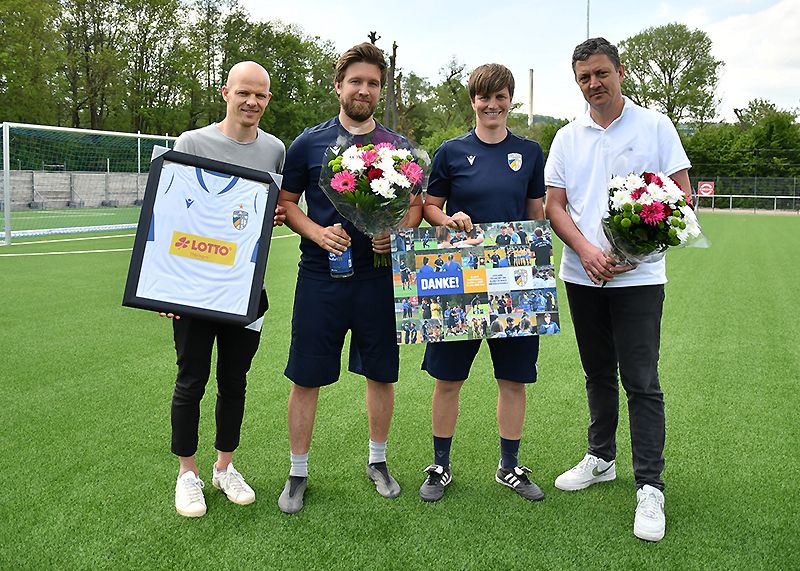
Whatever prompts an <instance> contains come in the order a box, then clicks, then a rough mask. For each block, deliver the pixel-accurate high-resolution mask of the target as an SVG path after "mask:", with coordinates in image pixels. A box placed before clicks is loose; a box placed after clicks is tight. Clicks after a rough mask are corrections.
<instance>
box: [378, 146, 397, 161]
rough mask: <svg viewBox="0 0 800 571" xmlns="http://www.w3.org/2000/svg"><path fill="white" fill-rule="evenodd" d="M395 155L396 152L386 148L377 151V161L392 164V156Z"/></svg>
mask: <svg viewBox="0 0 800 571" xmlns="http://www.w3.org/2000/svg"><path fill="white" fill-rule="evenodd" d="M395 154H397V151H393V150H392V149H387V148H386V147H383V148H380V149H378V157H380V158H379V159H378V160H380V161H392V163H394V159H392V156H393V155H395Z"/></svg>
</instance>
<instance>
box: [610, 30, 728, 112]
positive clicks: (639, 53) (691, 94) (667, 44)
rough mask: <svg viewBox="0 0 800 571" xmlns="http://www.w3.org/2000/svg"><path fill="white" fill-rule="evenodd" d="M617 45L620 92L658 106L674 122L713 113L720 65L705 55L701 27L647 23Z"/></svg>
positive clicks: (708, 43)
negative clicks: (621, 70) (621, 68)
mask: <svg viewBox="0 0 800 571" xmlns="http://www.w3.org/2000/svg"><path fill="white" fill-rule="evenodd" d="M619 48H620V52H621V54H620V58H621V59H622V63H623V65H624V67H625V78H624V81H623V84H622V91H623V93H625V95H627V96H628V97H630V98H631V99H632V100H633V101H634V102H636V103H637V104H639V105H642V106H643V107H650V108H654V109H658V110H659V111H661V112H663V113H665V114H666V115H667V116H668V117H669V118H670V119H671V120H672V122H673V123H674V124H676V125H677V124H678V123H680V122H681V121H685V120H689V121H696V122H700V123H703V122H706V121H709V120H710V119H712V118H713V117H714V115H715V113H716V106H717V101H716V99H715V94H714V91H715V89H716V86H717V82H718V81H719V75H718V74H719V68H720V67H721V66H722V65H724V64H723V62H721V61H719V60H717V59H714V57H713V56H712V55H711V39H710V38H709V37H708V35H707V34H706V33H705V32H703V31H702V30H690V29H689V28H688V27H687V26H685V25H684V24H675V23H673V24H667V25H666V26H659V27H654V28H647V29H646V30H644V31H643V32H640V33H639V34H636V35H635V36H632V37H630V38H628V39H627V40H624V41H622V42H620V44H619Z"/></svg>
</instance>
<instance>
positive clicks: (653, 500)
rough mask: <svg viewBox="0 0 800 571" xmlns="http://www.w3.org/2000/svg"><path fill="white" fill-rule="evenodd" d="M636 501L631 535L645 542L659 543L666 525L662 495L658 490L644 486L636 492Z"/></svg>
mask: <svg viewBox="0 0 800 571" xmlns="http://www.w3.org/2000/svg"><path fill="white" fill-rule="evenodd" d="M636 501H637V504H636V518H635V519H634V520H633V535H635V536H636V537H638V538H639V539H644V540H645V541H659V540H660V539H661V538H662V537H664V529H665V528H666V525H667V521H666V517H665V516H664V494H663V493H662V492H661V490H659V489H658V488H654V487H653V486H650V485H648V484H645V485H644V486H642V487H641V488H640V489H638V490H636Z"/></svg>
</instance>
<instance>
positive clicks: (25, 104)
mask: <svg viewBox="0 0 800 571" xmlns="http://www.w3.org/2000/svg"><path fill="white" fill-rule="evenodd" d="M58 10H59V6H58V2H57V0H2V1H0V110H2V117H0V120H3V121H20V122H26V123H39V122H44V123H54V124H57V123H58V119H59V117H58V97H57V95H56V94H55V91H56V88H55V85H54V81H55V77H56V70H57V66H58V61H59V58H60V57H61V55H62V54H61V53H60V52H59V42H58V33H57V30H56V26H55V18H56V15H57V13H58ZM32 98H34V99H35V100H36V104H34V105H32V104H31V101H32V100H33V99H32Z"/></svg>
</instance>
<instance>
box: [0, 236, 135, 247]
mask: <svg viewBox="0 0 800 571" xmlns="http://www.w3.org/2000/svg"><path fill="white" fill-rule="evenodd" d="M130 236H136V234H117V235H116V236H86V237H84V238H59V239H58V240H35V241H33V242H14V243H12V244H11V245H12V246H26V245H30V244H50V243H52V242H80V241H81V240H108V239H109V238H128V237H130Z"/></svg>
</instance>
